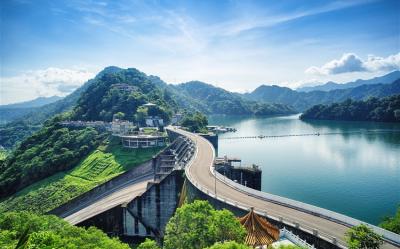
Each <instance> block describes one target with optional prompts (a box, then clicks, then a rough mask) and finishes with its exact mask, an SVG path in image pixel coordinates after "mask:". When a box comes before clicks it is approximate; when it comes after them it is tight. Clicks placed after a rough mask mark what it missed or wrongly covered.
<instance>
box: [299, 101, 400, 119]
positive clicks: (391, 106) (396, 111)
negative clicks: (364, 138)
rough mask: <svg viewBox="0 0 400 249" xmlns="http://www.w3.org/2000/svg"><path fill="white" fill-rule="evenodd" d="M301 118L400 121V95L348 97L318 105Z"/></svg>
mask: <svg viewBox="0 0 400 249" xmlns="http://www.w3.org/2000/svg"><path fill="white" fill-rule="evenodd" d="M300 118H301V119H328V120H347V121H376V122H400V95H394V96H391V97H386V98H381V99H378V98H369V99H367V100H364V101H356V100H351V99H348V100H346V101H344V102H341V103H334V104H331V105H316V106H313V107H311V108H310V109H308V110H307V111H305V112H304V113H303V114H302V115H301V116H300Z"/></svg>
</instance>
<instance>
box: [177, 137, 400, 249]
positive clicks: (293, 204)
mask: <svg viewBox="0 0 400 249" xmlns="http://www.w3.org/2000/svg"><path fill="white" fill-rule="evenodd" d="M193 142H194V141H193ZM207 143H209V141H207ZM209 145H210V146H211V147H212V145H211V143H209ZM212 150H213V158H215V150H214V148H213V147H212ZM197 154H198V147H197V146H196V152H195V154H194V156H193V157H192V158H191V160H190V161H189V162H188V164H187V166H186V169H185V174H186V176H187V178H188V180H189V181H190V182H191V183H192V184H193V185H194V186H195V187H196V188H197V189H199V190H200V191H201V192H203V193H205V194H207V195H208V196H210V197H213V198H215V199H217V200H219V201H221V202H224V203H226V204H229V205H231V206H235V207H237V208H240V209H242V210H248V211H250V208H252V207H251V206H247V205H243V204H242V203H238V202H237V201H234V200H231V199H228V198H221V197H219V196H218V194H217V195H215V193H214V191H212V190H210V189H207V188H204V187H203V186H201V185H200V184H198V183H197V182H196V181H195V179H194V178H193V177H192V176H191V174H190V170H189V169H190V166H191V165H192V164H193V161H194V160H195V158H196V157H197ZM209 170H210V172H211V174H212V175H213V176H214V177H216V178H217V179H218V180H219V181H221V182H222V183H224V184H226V185H229V186H231V187H232V188H234V189H236V190H238V191H240V192H243V193H245V194H247V195H250V196H253V197H256V198H259V199H263V200H266V201H269V202H273V203H276V204H279V205H282V206H286V207H290V208H293V209H296V210H299V211H302V212H306V213H309V214H312V215H315V216H319V217H322V218H324V219H328V220H331V221H333V222H336V223H339V224H342V225H345V226H348V227H352V226H356V225H359V224H367V225H368V226H369V227H371V228H372V229H373V230H374V231H375V232H376V233H378V234H380V235H382V236H383V237H384V239H385V240H386V241H387V242H389V243H392V244H394V245H396V246H398V245H400V235H397V234H395V233H392V232H390V231H387V230H385V229H382V228H380V227H377V226H374V225H371V224H368V223H365V222H362V221H360V220H357V219H354V218H351V217H348V216H345V215H342V214H339V213H336V212H333V211H330V210H327V209H323V208H320V207H316V206H313V205H310V204H306V203H302V202H299V201H295V200H291V199H288V198H285V197H281V196H277V195H273V194H269V193H266V192H261V191H258V190H254V189H251V188H248V187H245V186H243V185H241V184H239V183H236V182H234V181H232V180H230V179H228V178H226V177H225V176H223V175H222V174H220V173H218V172H216V171H215V172H214V170H213V162H212V163H211V165H209ZM254 211H255V212H256V213H258V214H260V215H262V216H264V217H267V218H270V219H272V220H275V221H278V222H281V223H282V224H284V225H288V226H291V227H295V228H297V229H300V230H302V231H304V232H306V233H309V234H313V235H314V236H316V237H318V238H321V239H323V240H325V241H327V242H329V243H332V244H334V245H336V246H338V247H340V248H347V247H346V244H345V243H344V241H342V240H341V238H339V239H338V238H335V237H333V236H331V235H330V234H328V233H326V232H324V231H319V230H318V229H316V228H315V227H311V226H308V225H305V224H300V223H299V222H298V221H295V220H290V219H286V218H283V217H282V216H279V214H277V213H274V212H271V211H268V212H267V211H266V210H256V209H255V210H254Z"/></svg>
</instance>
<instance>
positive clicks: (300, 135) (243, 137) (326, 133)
mask: <svg viewBox="0 0 400 249" xmlns="http://www.w3.org/2000/svg"><path fill="white" fill-rule="evenodd" d="M398 132H400V130H358V131H344V132H323V133H319V132H316V133H302V134H283V135H258V136H238V137H220V138H219V139H255V138H258V139H264V138H282V137H307V136H329V135H345V134H374V133H398Z"/></svg>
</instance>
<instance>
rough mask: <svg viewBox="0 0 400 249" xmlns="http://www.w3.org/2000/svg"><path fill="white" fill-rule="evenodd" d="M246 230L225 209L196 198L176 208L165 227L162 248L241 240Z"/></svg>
mask: <svg viewBox="0 0 400 249" xmlns="http://www.w3.org/2000/svg"><path fill="white" fill-rule="evenodd" d="M245 236H246V230H245V229H244V227H243V226H242V225H241V224H240V223H239V221H238V220H237V219H236V218H235V217H234V216H233V214H232V213H231V212H229V211H227V210H222V211H218V210H215V209H214V208H213V207H212V206H211V205H210V204H209V203H208V202H207V201H195V202H193V203H191V204H185V205H183V206H182V207H181V208H178V209H177V210H176V213H175V215H174V216H173V217H172V218H171V219H170V220H169V222H168V224H167V226H166V232H165V237H164V248H165V249H175V248H176V249H186V248H193V249H201V248H205V247H208V246H211V245H213V244H214V243H216V242H221V241H225V240H230V241H236V242H238V243H242V242H243V241H244V238H245Z"/></svg>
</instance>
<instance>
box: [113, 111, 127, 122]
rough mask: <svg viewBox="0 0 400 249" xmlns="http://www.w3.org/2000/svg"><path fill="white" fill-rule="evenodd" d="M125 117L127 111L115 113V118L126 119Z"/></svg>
mask: <svg viewBox="0 0 400 249" xmlns="http://www.w3.org/2000/svg"><path fill="white" fill-rule="evenodd" d="M124 117H125V113H123V112H117V113H115V114H114V118H115V119H119V120H122V119H124Z"/></svg>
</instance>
